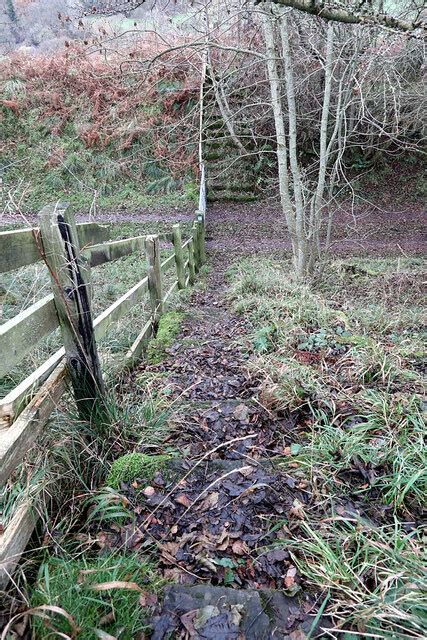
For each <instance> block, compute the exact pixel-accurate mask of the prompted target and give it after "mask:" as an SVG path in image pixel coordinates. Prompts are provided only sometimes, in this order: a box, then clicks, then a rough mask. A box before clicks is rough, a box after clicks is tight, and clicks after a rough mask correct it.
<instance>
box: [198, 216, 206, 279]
mask: <svg viewBox="0 0 427 640" xmlns="http://www.w3.org/2000/svg"><path fill="white" fill-rule="evenodd" d="M196 225H197V236H196V237H197V256H198V260H199V268H200V267H201V266H202V264H204V263H205V262H206V252H205V225H204V224H203V221H202V220H200V219H198V220H197V221H196Z"/></svg>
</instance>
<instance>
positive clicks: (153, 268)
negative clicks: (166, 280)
mask: <svg viewBox="0 0 427 640" xmlns="http://www.w3.org/2000/svg"><path fill="white" fill-rule="evenodd" d="M145 253H146V256H147V275H148V288H149V291H150V301H151V314H152V321H153V326H154V329H156V328H157V325H158V324H159V320H160V316H161V315H162V313H163V307H164V305H163V292H162V278H161V271H160V243H159V236H147V237H146V239H145Z"/></svg>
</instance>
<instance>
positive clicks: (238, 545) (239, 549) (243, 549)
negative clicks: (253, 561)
mask: <svg viewBox="0 0 427 640" xmlns="http://www.w3.org/2000/svg"><path fill="white" fill-rule="evenodd" d="M231 549H232V551H233V553H235V554H236V555H238V556H242V555H244V554H245V553H249V548H248V545H247V544H246V543H245V542H243V541H242V540H236V541H235V542H233V544H232V546H231Z"/></svg>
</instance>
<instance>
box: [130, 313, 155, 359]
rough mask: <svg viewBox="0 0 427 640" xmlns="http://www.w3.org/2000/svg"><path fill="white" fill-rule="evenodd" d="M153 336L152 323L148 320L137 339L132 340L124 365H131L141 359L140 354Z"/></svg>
mask: <svg viewBox="0 0 427 640" xmlns="http://www.w3.org/2000/svg"><path fill="white" fill-rule="evenodd" d="M152 335H153V323H152V321H151V318H150V320H148V321H147V322H146V323H145V325H144V326H143V328H142V331H141V332H140V333H139V335H138V336H137V338H136V339H135V340H134V343H133V345H132V346H131V348H130V349H129V350H128V352H127V353H126V365H132V364H134V362H135V361H136V360H138V358H140V357H141V355H142V352H143V351H144V349H145V348H146V346H147V344H148V343H149V341H150V338H151V336H152Z"/></svg>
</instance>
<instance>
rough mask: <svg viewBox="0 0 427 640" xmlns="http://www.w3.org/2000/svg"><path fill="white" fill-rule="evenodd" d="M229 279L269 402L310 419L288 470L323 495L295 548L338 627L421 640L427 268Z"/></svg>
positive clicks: (341, 268)
mask: <svg viewBox="0 0 427 640" xmlns="http://www.w3.org/2000/svg"><path fill="white" fill-rule="evenodd" d="M230 275H231V276H232V277H230V282H231V284H230V286H229V295H230V298H231V300H232V304H233V306H234V309H235V310H236V311H237V312H238V313H241V314H244V315H245V317H246V319H247V320H248V322H249V323H250V326H251V327H252V332H251V334H250V336H249V340H248V343H247V345H246V346H247V348H248V350H249V351H250V352H251V353H252V358H251V366H252V367H253V368H254V369H255V371H256V372H257V374H258V375H259V376H260V377H261V379H263V383H262V386H261V391H260V395H259V400H260V401H261V403H262V404H263V405H264V406H266V407H267V408H268V409H270V410H275V411H284V412H288V411H291V412H298V414H299V416H300V421H299V422H300V425H301V429H300V431H299V433H298V435H296V436H295V439H296V442H295V445H293V446H292V447H291V450H290V453H289V451H284V457H283V459H282V460H281V461H280V460H279V461H278V462H279V464H280V465H281V466H282V468H283V469H284V470H285V471H286V472H288V473H291V474H292V476H293V477H296V478H299V479H300V480H301V481H304V482H306V483H308V485H309V486H311V487H312V492H313V495H312V499H313V505H312V508H311V509H310V510H307V511H306V512H305V513H304V514H303V518H302V522H301V525H300V527H299V533H300V535H299V538H298V539H297V540H295V532H294V531H293V536H292V538H291V539H288V540H286V541H285V543H286V545H287V547H288V548H290V549H291V550H292V553H293V556H294V559H295V562H296V563H297V565H298V567H299V569H300V571H301V572H302V575H303V576H304V578H305V580H306V581H307V582H308V583H311V584H312V585H315V586H316V587H317V588H318V589H321V590H323V591H324V594H325V597H327V599H328V604H327V607H328V609H327V610H328V611H329V612H330V613H331V614H333V620H334V623H335V624H336V632H338V629H342V628H345V629H350V628H351V629H353V630H354V631H355V632H356V635H354V634H352V633H351V632H350V631H349V632H348V633H347V635H345V637H346V639H347V638H349V639H350V638H351V639H352V640H353V637H354V638H356V637H360V635H362V636H363V637H367V638H370V637H375V638H376V637H378V638H384V639H386V638H387V639H389V638H402V639H403V638H421V637H423V628H425V627H424V626H423V625H425V620H426V617H425V616H426V612H425V608H423V596H422V594H423V591H424V590H425V588H426V584H425V580H424V573H423V571H424V570H423V566H424V565H423V557H422V534H421V531H420V528H419V522H420V518H421V513H422V508H423V505H425V496H426V495H427V473H426V468H427V456H426V453H425V446H424V440H425V434H426V431H425V410H426V403H425V399H424V395H423V393H424V390H425V376H424V374H425V355H424V354H423V349H422V344H423V341H425V331H424V326H423V321H424V317H425V308H424V300H423V293H422V286H421V283H422V280H423V277H422V275H423V263H422V261H421V260H419V259H392V258H388V259H365V260H363V259H352V260H351V262H350V261H336V262H333V263H332V264H330V265H329V266H328V267H327V269H326V271H325V276H324V279H323V280H322V283H321V284H320V285H317V286H315V285H313V286H309V285H307V284H301V283H299V282H296V281H295V280H294V279H293V278H292V276H291V275H290V268H289V265H287V263H286V262H285V261H283V262H279V261H277V260H269V259H264V260H260V259H259V258H257V260H256V261H255V260H252V259H249V260H243V261H241V262H240V263H238V264H237V265H236V266H235V267H233V268H232V270H231V271H230ZM325 514H327V516H326V517H325ZM333 637H335V636H333Z"/></svg>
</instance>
